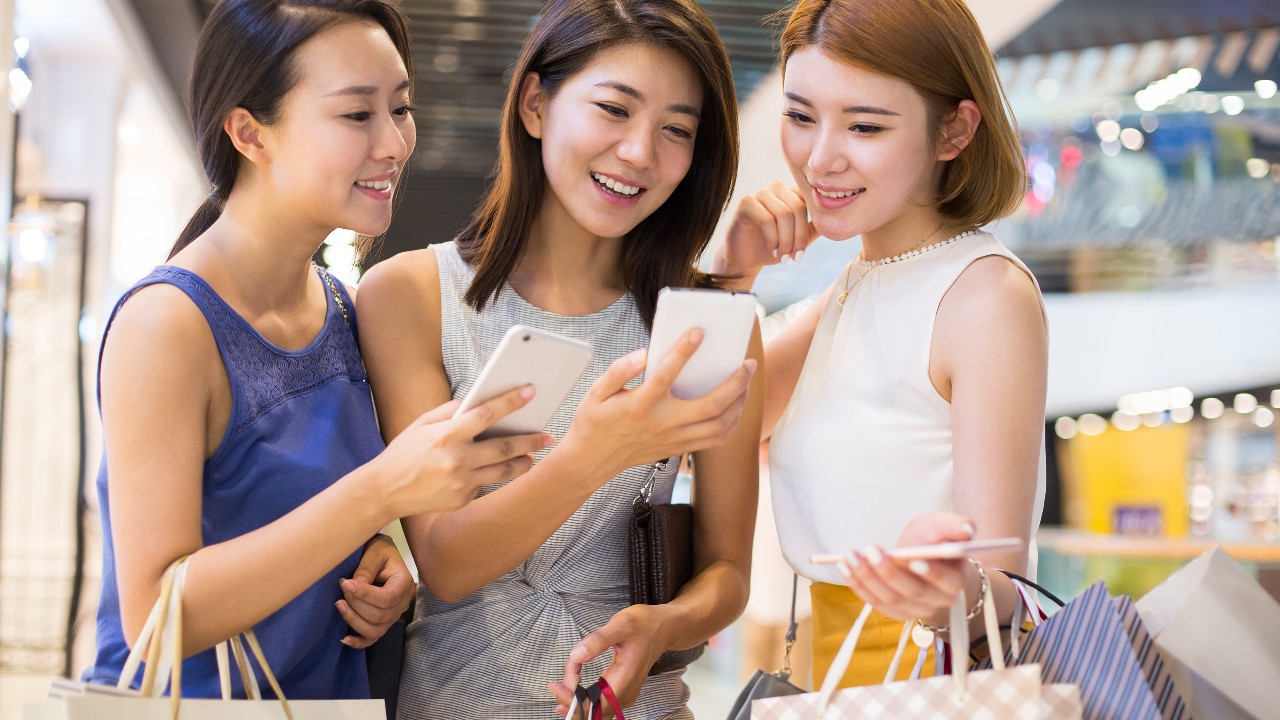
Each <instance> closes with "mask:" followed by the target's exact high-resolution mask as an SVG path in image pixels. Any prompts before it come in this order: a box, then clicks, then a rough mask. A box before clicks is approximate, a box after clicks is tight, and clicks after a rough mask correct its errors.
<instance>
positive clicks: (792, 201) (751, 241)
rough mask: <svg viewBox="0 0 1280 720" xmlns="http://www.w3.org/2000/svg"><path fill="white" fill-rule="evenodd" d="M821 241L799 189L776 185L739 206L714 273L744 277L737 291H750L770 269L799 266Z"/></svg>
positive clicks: (745, 200)
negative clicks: (793, 263)
mask: <svg viewBox="0 0 1280 720" xmlns="http://www.w3.org/2000/svg"><path fill="white" fill-rule="evenodd" d="M817 237H818V231H817V229H816V228H814V226H813V223H811V222H809V213H808V208H807V207H806V206H805V202H804V198H803V197H801V196H800V192H799V190H798V189H797V188H795V187H789V186H787V185H784V184H783V183H781V182H777V181H775V182H773V183H772V184H771V185H769V187H766V188H764V189H763V190H760V191H759V192H757V193H756V194H754V195H748V196H746V197H744V198H742V200H740V201H739V202H738V209H737V210H736V211H735V212H734V214H733V219H732V221H730V225H729V232H728V234H727V235H726V236H725V240H724V243H723V244H722V245H721V246H720V247H719V248H718V249H717V250H716V253H715V256H714V258H713V259H712V266H711V270H712V272H715V273H718V274H727V275H738V276H743V278H742V280H741V281H739V282H738V283H734V284H735V285H744V286H745V287H735V288H734V289H750V284H751V282H752V281H754V279H755V275H756V273H758V272H760V268H762V267H764V266H766V265H776V264H778V263H785V262H787V261H788V260H795V261H797V262H799V260H800V258H801V256H803V255H804V251H805V249H807V248H808V247H809V244H810V243H812V242H813V241H814V240H815V239H817Z"/></svg>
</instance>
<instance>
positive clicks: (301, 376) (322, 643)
mask: <svg viewBox="0 0 1280 720" xmlns="http://www.w3.org/2000/svg"><path fill="white" fill-rule="evenodd" d="M155 283H168V284H170V285H174V286H176V287H178V288H179V289H181V290H182V291H183V292H185V293H186V294H187V295H188V296H189V297H190V298H191V300H192V301H193V302H195V304H196V305H197V306H198V307H199V308H200V310H201V312H203V313H204V316H205V318H206V319H207V320H208V322H209V327H210V329H211V330H212V331H213V337H214V339H215V340H216V341H217V344H218V351H219V353H220V354H221V356H222V362H223V364H224V365H225V367H226V369H227V375H228V377H229V379H230V382H231V397H232V409H231V419H230V422H228V424H227V431H226V434H225V435H224V436H223V438H222V442H221V444H220V445H219V446H218V449H217V451H216V452H214V454H213V456H212V457H210V458H209V459H208V460H207V461H206V462H205V464H204V489H203V493H202V502H203V505H202V509H201V524H202V529H203V534H204V543H205V545H212V544H215V543H219V542H223V541H225V540H229V539H231V538H235V537H238V536H240V535H244V534H245V533H248V532H251V531H253V530H255V529H257V528H260V527H262V526H264V525H267V524H268V523H271V522H273V521H275V520H277V519H279V518H280V517H282V516H284V515H285V514H287V513H289V512H290V511H292V510H294V509H295V508H297V507H298V506H299V505H301V504H302V503H304V502H306V501H307V500H309V499H310V498H312V497H313V496H315V495H316V494H317V493H319V492H320V491H322V490H324V489H325V488H327V487H329V486H330V485H331V484H333V483H334V482H335V481H336V480H337V479H338V478H341V477H342V476H343V475H346V474H347V473H349V472H350V471H352V470H353V469H355V468H356V467H358V466H360V465H363V464H364V463H366V462H368V461H369V460H370V459H372V458H373V457H374V456H375V455H377V454H378V452H380V451H381V450H382V448H383V442H382V437H381V435H380V434H379V432H378V427H377V423H376V419H375V416H374V412H373V399H372V395H371V394H370V391H369V383H368V379H367V376H366V375H365V370H364V364H363V363H362V362H361V359H360V351H359V347H358V346H357V344H356V332H357V326H356V317H355V312H354V309H353V308H352V304H351V300H350V298H349V297H347V295H346V292H345V289H342V286H341V283H337V282H335V283H334V285H335V286H336V287H337V288H339V290H338V291H339V292H341V293H342V296H343V302H344V303H345V304H346V312H347V314H348V316H349V319H346V318H344V316H343V312H342V309H341V308H339V307H338V305H337V303H336V302H335V300H334V297H333V295H332V293H330V292H326V293H325V295H326V297H328V299H329V302H328V312H327V314H326V317H325V323H324V326H323V327H322V328H321V330H320V333H319V334H318V335H317V336H316V338H315V340H313V341H312V342H311V343H310V344H309V345H308V346H307V347H305V348H303V349H301V350H282V349H280V348H278V347H276V346H274V345H272V344H271V343H270V342H268V341H267V340H266V339H265V338H263V337H262V335H260V334H259V333H258V332H257V331H256V330H254V328H253V326H251V325H250V324H249V323H248V322H247V321H246V320H245V319H244V318H242V317H241V316H240V315H239V314H238V313H236V312H235V310H233V309H232V308H231V307H230V306H229V305H227V303H226V302H224V301H223V300H222V298H220V297H219V296H218V295H217V293H215V292H214V291H213V288H211V287H210V286H209V285H208V284H207V283H206V282H205V281H204V280H202V279H201V278H200V277H199V276H197V275H195V274H194V273H192V272H189V271H187V270H184V269H182V268H177V267H173V266H169V265H162V266H160V267H157V268H156V269H155V270H153V271H152V272H151V274H150V275H148V276H147V277H145V278H143V280H142V281H140V282H139V283H138V284H137V285H135V286H133V287H132V288H131V289H130V290H129V291H128V292H126V293H125V294H124V296H123V297H122V298H121V299H120V301H119V302H118V303H117V304H116V307H115V310H114V311H113V312H112V314H111V320H112V321H114V319H115V316H116V313H118V312H119V311H120V308H121V307H122V306H123V305H124V303H125V302H127V301H128V300H129V298H130V297H131V296H132V295H133V293H135V292H137V291H138V290H139V289H141V288H144V287H146V286H148V285H152V284H155ZM110 329H111V325H110V322H108V325H107V332H110ZM103 342H104V343H105V342H106V335H105V334H104V336H103ZM158 440H159V441H162V439H158ZM97 490H98V500H99V503H100V507H101V512H102V525H103V533H102V535H103V544H104V548H103V564H102V597H101V600H100V602H99V605H98V623H97V639H98V649H97V656H96V659H95V662H94V664H93V666H92V667H90V668H89V669H88V670H87V671H86V672H85V675H84V679H85V680H86V681H88V682H94V683H101V684H111V685H114V684H115V683H116V681H117V679H118V678H119V674H120V671H121V670H122V668H123V667H124V661H125V658H126V657H127V656H128V653H129V650H128V647H127V646H126V644H125V641H124V635H123V631H122V629H121V622H120V601H119V596H118V594H117V585H116V573H115V555H114V552H113V549H112V539H111V513H110V497H109V493H108V483H107V462H106V458H105V457H104V458H103V461H102V467H101V469H100V470H99V472H98V480H97ZM359 559H360V551H359V550H357V551H356V552H355V553H353V554H352V555H351V556H350V557H348V558H347V559H346V560H344V561H343V562H342V563H341V564H340V565H339V566H338V567H335V568H333V569H332V570H331V571H329V573H328V574H326V575H325V576H324V577H322V578H320V580H318V581H317V582H316V583H315V584H314V585H312V586H311V587H310V588H308V589H307V590H306V591H304V592H303V593H302V594H301V595H300V596H298V597H297V598H295V599H294V600H293V601H291V602H290V603H289V604H288V605H286V606H284V607H283V608H281V609H280V610H278V611H277V612H275V613H274V614H272V615H271V616H269V617H268V618H266V619H265V620H263V621H262V622H260V623H258V624H257V625H256V626H255V627H254V630H255V632H256V633H257V635H258V638H259V639H260V640H261V641H262V646H263V649H264V650H265V653H266V656H267V661H268V662H269V663H270V665H271V669H272V670H273V671H274V672H275V674H276V676H277V678H278V679H279V680H280V684H281V689H282V690H284V693H285V696H286V697H289V698H298V699H307V698H321V699H323V698H366V697H368V696H369V682H368V677H367V675H366V671H365V663H364V652H363V651H361V650H354V649H352V648H348V647H347V646H345V645H343V644H342V643H341V640H342V637H343V636H344V635H346V634H347V633H348V628H347V624H346V622H344V621H343V620H342V617H341V616H340V615H339V614H338V611H337V609H336V608H335V607H334V604H335V603H336V602H337V601H338V599H339V598H340V597H341V590H340V588H339V587H338V581H339V579H341V578H346V577H351V574H352V573H353V572H354V571H355V568H356V566H357V564H358V562H359ZM231 674H232V676H233V677H232V684H233V692H234V694H235V697H244V696H245V695H244V688H243V686H242V685H241V682H240V678H239V676H238V674H237V673H235V672H232V673H231ZM258 677H259V684H260V686H261V687H262V688H263V690H264V692H266V693H267V694H270V693H271V690H270V688H269V687H268V686H267V684H266V679H265V676H263V675H262V674H261V670H258ZM182 678H183V680H182V692H183V694H184V695H186V696H191V697H218V695H219V690H218V675H217V666H216V664H215V657H214V652H213V650H207V651H205V652H202V653H200V654H198V655H195V656H193V657H191V658H189V659H187V660H186V662H185V664H184V665H183V671H182ZM135 683H136V680H135Z"/></svg>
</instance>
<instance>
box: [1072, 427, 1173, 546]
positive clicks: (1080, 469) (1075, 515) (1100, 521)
mask: <svg viewBox="0 0 1280 720" xmlns="http://www.w3.org/2000/svg"><path fill="white" fill-rule="evenodd" d="M1190 441H1191V429H1190V426H1189V425H1186V424H1173V423H1170V424H1166V425H1163V426H1161V427H1154V428H1153V427H1146V426H1142V427H1138V428H1135V429H1133V430H1127V431H1126V430H1119V429H1117V428H1116V427H1115V426H1111V425H1109V426H1108V427H1107V429H1106V430H1105V431H1103V432H1102V433H1101V434H1099V435H1085V434H1083V433H1081V434H1079V435H1076V436H1075V437H1073V438H1071V439H1070V440H1068V441H1066V449H1067V454H1068V455H1069V457H1070V460H1069V464H1070V467H1071V471H1070V472H1069V473H1068V477H1064V480H1065V482H1064V486H1063V489H1064V493H1065V498H1066V500H1067V505H1066V509H1067V521H1068V524H1069V525H1070V526H1071V527H1075V528H1080V529H1084V530H1089V531H1092V532H1098V533H1116V534H1125V535H1164V536H1167V537H1182V536H1185V535H1186V534H1187V526H1188V523H1187V500H1186V498H1187V478H1186V475H1187V462H1188V461H1189V459H1190V452H1191V450H1190Z"/></svg>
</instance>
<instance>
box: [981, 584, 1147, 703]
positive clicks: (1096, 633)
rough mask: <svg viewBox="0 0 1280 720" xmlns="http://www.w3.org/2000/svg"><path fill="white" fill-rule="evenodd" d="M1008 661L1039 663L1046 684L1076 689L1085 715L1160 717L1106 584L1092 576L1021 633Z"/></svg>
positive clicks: (1018, 663)
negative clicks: (1023, 635)
mask: <svg viewBox="0 0 1280 720" xmlns="http://www.w3.org/2000/svg"><path fill="white" fill-rule="evenodd" d="M1006 661H1007V662H1008V663H1009V664H1012V665H1032V666H1037V667H1039V668H1040V669H1041V678H1042V680H1043V681H1044V682H1045V683H1046V685H1052V684H1057V683H1066V684H1069V685H1074V686H1076V687H1077V688H1078V689H1079V693H1080V700H1081V710H1082V716H1083V717H1084V718H1085V720H1102V719H1104V718H1105V719H1108V720H1109V719H1111V718H1124V719H1125V720H1160V719H1161V714H1160V711H1159V709H1158V708H1157V706H1156V702H1155V699H1154V697H1153V694H1152V691H1151V687H1150V686H1149V685H1148V683H1147V676H1146V675H1144V674H1143V671H1142V667H1141V665H1140V664H1139V662H1138V659H1137V657H1136V656H1135V653H1134V650H1133V647H1132V646H1131V644H1130V640H1129V634H1128V633H1127V632H1126V630H1125V627H1124V625H1123V624H1122V622H1121V615H1120V613H1119V612H1118V611H1117V609H1116V605H1115V604H1114V603H1113V601H1112V598H1111V595H1110V594H1109V593H1108V592H1107V586H1106V585H1105V584H1104V583H1102V582H1098V583H1096V584H1095V585H1093V586H1092V587H1090V588H1089V589H1088V590H1086V591H1085V592H1084V593H1082V594H1081V595H1080V596H1079V597H1077V598H1076V599H1074V600H1072V601H1071V602H1069V603H1067V604H1066V605H1065V606H1064V607H1063V608H1062V609H1061V610H1059V611H1058V612H1057V613H1055V614H1054V615H1053V616H1052V617H1050V618H1049V619H1048V620H1046V621H1044V622H1043V623H1042V624H1041V625H1039V626H1038V627H1036V628H1035V629H1034V630H1032V631H1031V632H1030V634H1028V635H1027V637H1026V639H1025V641H1024V644H1023V646H1022V648H1021V649H1020V650H1019V652H1018V655H1017V656H1016V657H1013V656H1012V654H1010V655H1009V656H1006Z"/></svg>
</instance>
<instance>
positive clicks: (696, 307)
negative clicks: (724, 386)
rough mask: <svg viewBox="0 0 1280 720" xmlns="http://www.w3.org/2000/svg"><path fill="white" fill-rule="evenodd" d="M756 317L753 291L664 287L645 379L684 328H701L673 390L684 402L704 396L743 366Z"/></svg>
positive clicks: (660, 293) (682, 332)
mask: <svg viewBox="0 0 1280 720" xmlns="http://www.w3.org/2000/svg"><path fill="white" fill-rule="evenodd" d="M755 319H756V298H755V296H754V295H752V294H750V293H738V292H729V291H726V290H693V289H677V288H663V289H662V291H661V292H659V293H658V309H657V310H656V311H655V314H654V318H653V333H652V334H651V335H650V337H649V358H648V362H647V363H646V365H645V377H649V374H650V373H651V372H652V371H653V370H654V369H655V368H657V367H658V366H659V365H661V364H662V361H663V360H664V359H666V357H667V355H668V354H670V352H671V349H672V348H673V347H675V344H676V342H677V341H679V340H680V338H681V337H683V336H684V334H685V333H686V332H688V331H689V330H692V329H693V328H700V329H701V330H702V333H703V337H702V344H701V345H699V346H698V349H697V350H695V351H694V353H693V356H692V357H690V358H689V362H687V363H685V366H684V368H683V369H682V370H681V371H680V375H679V376H678V377H676V381H675V383H674V384H673V385H672V386H671V392H672V394H674V395H675V396H676V397H678V398H681V399H684V400H688V399H690V398H696V397H702V396H703V395H706V394H707V393H709V392H711V391H712V390H714V389H716V387H717V386H719V385H720V384H721V383H723V382H724V381H725V380H728V379H729V376H730V375H732V374H733V372H734V371H735V370H737V369H738V368H739V367H742V362H743V360H745V359H746V356H747V344H748V343H749V342H751V330H752V328H754V327H755Z"/></svg>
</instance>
